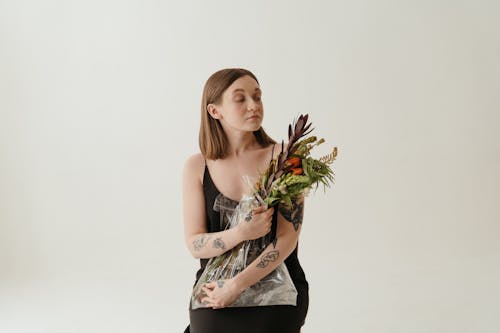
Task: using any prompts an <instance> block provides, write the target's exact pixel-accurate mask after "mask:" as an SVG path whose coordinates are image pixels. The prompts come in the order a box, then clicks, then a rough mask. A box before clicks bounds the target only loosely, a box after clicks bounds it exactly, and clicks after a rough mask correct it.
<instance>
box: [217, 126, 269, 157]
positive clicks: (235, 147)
mask: <svg viewBox="0 0 500 333" xmlns="http://www.w3.org/2000/svg"><path fill="white" fill-rule="evenodd" d="M226 136H227V139H228V141H229V151H228V153H229V155H230V156H235V157H238V156H239V155H240V154H243V153H245V152H248V151H251V150H255V149H259V148H262V147H261V146H260V144H259V143H258V142H257V139H256V138H255V135H254V134H253V133H252V132H230V131H226Z"/></svg>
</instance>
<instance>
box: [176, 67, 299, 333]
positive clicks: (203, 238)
mask: <svg viewBox="0 0 500 333" xmlns="http://www.w3.org/2000/svg"><path fill="white" fill-rule="evenodd" d="M261 95H262V91H261V90H260V87H259V82H258V80H257V78H256V77H255V75H254V74H252V73H251V72H250V71H248V70H245V69H241V68H229V69H223V70H220V71H218V72H216V73H214V74H213V75H212V76H210V78H209V79H208V80H207V82H206V84H205V87H204V90H203V97H202V105H201V126H200V135H199V146H200V150H201V153H199V154H195V155H193V156H191V157H189V158H188V159H187V161H186V163H185V165H184V171H183V210H184V232H185V240H186V244H187V247H188V249H189V251H190V252H191V254H192V255H193V257H195V258H199V259H200V266H201V267H200V269H199V270H198V272H197V273H196V281H198V279H199V278H200V276H201V274H202V272H203V269H204V267H205V265H206V264H207V262H208V260H209V258H211V257H215V256H218V255H220V254H222V253H224V252H226V251H228V250H230V249H232V248H233V247H235V246H236V245H237V244H239V243H241V242H242V241H245V240H251V239H257V238H259V237H262V236H264V235H266V234H267V233H269V232H270V231H271V230H273V231H275V236H276V239H277V242H276V244H275V245H276V247H273V245H272V244H271V245H269V246H268V247H267V248H266V249H265V250H264V251H263V252H262V254H261V255H260V256H259V257H258V258H257V259H256V260H255V261H253V262H252V263H251V264H250V265H249V266H248V267H247V268H245V270H243V271H242V272H240V273H239V274H238V275H236V276H235V277H233V278H231V279H226V280H219V281H214V282H210V283H207V284H205V288H204V291H205V292H206V294H207V295H208V296H207V297H206V298H204V299H203V302H204V303H205V304H206V305H207V307H206V308H200V309H195V310H193V309H191V306H190V308H189V316H190V325H189V326H188V327H187V328H186V331H185V332H191V333H224V332H231V333H234V332H238V333H246V332H252V333H253V332H259V333H267V332H279V333H295V332H300V328H301V326H303V324H304V320H305V317H306V314H307V309H308V305H309V296H308V290H309V286H308V283H307V280H306V278H305V275H304V272H303V270H302V267H301V266H300V263H299V260H298V258H297V245H298V238H299V233H300V228H301V223H302V216H303V209H304V208H303V207H304V204H303V197H301V198H299V199H298V200H297V201H296V202H294V204H293V206H292V208H286V207H285V206H282V205H279V206H278V207H277V209H276V210H275V209H274V208H269V209H264V208H263V207H262V206H261V207H258V208H256V209H255V210H253V214H250V215H249V216H248V217H247V220H250V222H251V223H239V224H238V225H237V226H236V227H234V228H231V229H225V228H224V227H225V224H226V223H227V216H228V213H230V212H231V209H234V207H235V206H236V205H237V204H238V199H239V198H241V197H242V196H243V195H244V194H246V193H248V191H249V188H248V185H246V184H245V183H244V182H243V181H242V176H243V175H248V176H250V179H257V176H258V175H259V172H263V171H264V170H265V169H266V168H267V166H268V164H269V160H270V159H271V157H274V158H276V157H277V155H278V154H279V151H280V149H278V147H279V146H278V145H275V143H276V142H275V141H274V140H273V139H271V138H270V137H269V136H268V135H267V134H266V132H265V131H264V129H263V128H262V126H261V124H262V120H263V116H264V108H263V105H262V100H261ZM275 146H276V149H274V148H275ZM252 177H253V178H252ZM273 224H274V228H272V226H273ZM283 261H284V262H285V264H286V266H287V268H288V271H289V273H290V275H291V278H292V280H293V282H294V284H295V287H296V289H297V292H298V295H297V305H296V306H293V305H273V306H256V307H228V305H230V304H231V303H232V302H233V301H234V300H236V299H237V297H238V296H239V295H240V293H241V292H243V291H244V290H245V289H246V288H248V287H249V286H251V285H253V284H254V283H256V282H258V281H259V280H260V279H262V278H263V277H265V276H266V275H268V274H269V273H270V272H271V271H273V270H274V269H275V268H276V267H277V266H278V265H279V264H281V263H282V262H283ZM196 281H195V284H196Z"/></svg>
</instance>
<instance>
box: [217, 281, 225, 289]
mask: <svg viewBox="0 0 500 333" xmlns="http://www.w3.org/2000/svg"><path fill="white" fill-rule="evenodd" d="M217 287H219V288H222V287H224V281H222V280H218V281H217Z"/></svg>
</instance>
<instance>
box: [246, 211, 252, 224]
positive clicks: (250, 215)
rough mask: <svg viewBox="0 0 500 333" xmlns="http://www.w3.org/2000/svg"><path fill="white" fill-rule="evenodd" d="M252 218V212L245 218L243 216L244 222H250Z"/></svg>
mask: <svg viewBox="0 0 500 333" xmlns="http://www.w3.org/2000/svg"><path fill="white" fill-rule="evenodd" d="M252 217H253V211H249V212H248V214H247V216H245V221H247V222H250V221H251V220H252Z"/></svg>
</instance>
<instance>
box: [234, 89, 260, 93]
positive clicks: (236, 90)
mask: <svg viewBox="0 0 500 333" xmlns="http://www.w3.org/2000/svg"><path fill="white" fill-rule="evenodd" d="M238 91H245V90H244V89H241V88H238V89H235V90H233V94H234V93H235V92H238ZM255 91H261V90H260V89H259V88H255Z"/></svg>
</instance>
